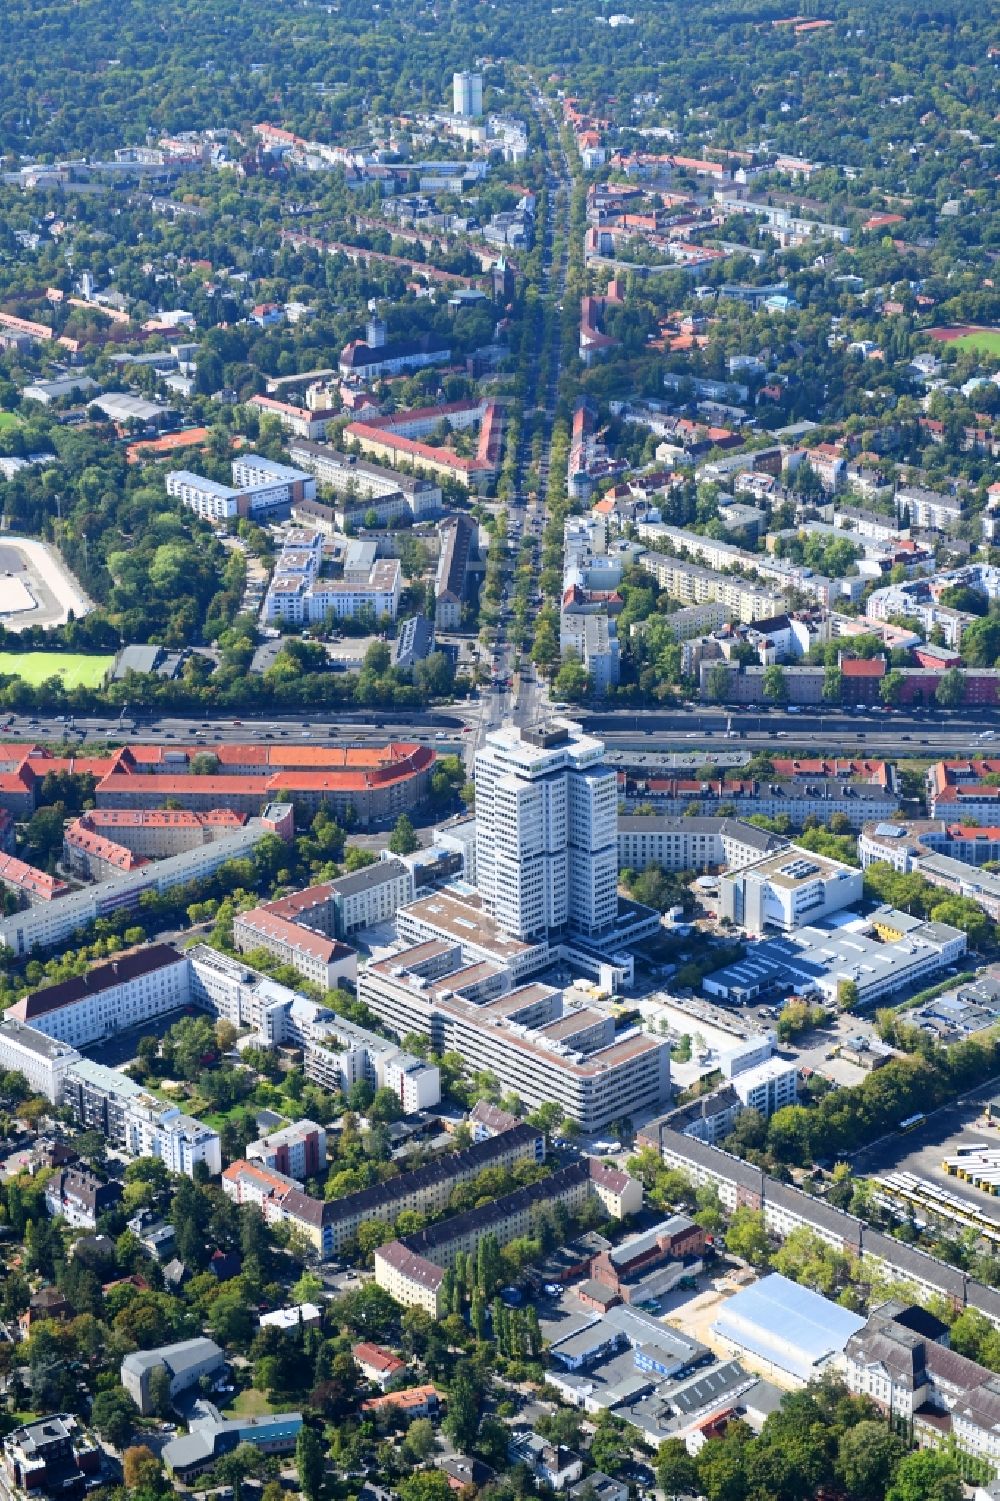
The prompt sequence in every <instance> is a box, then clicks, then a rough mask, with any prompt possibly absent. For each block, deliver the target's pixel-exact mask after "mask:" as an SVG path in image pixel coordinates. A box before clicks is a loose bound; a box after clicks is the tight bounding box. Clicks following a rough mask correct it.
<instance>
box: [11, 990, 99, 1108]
mask: <svg viewBox="0 0 1000 1501" xmlns="http://www.w3.org/2000/svg"><path fill="white" fill-rule="evenodd" d="M79 1061H80V1054H79V1053H78V1052H77V1050H76V1048H74V1047H71V1046H70V1044H69V1043H67V1042H63V1041H62V1040H61V1039H60V1038H58V1037H49V1036H47V1035H46V1034H45V1033H44V1032H39V1031H38V1030H37V1029H36V1028H35V1027H30V1026H28V1025H27V1024H26V1023H25V1022H22V1021H19V1020H18V1019H17V1018H16V1017H13V1016H11V1014H10V1012H9V1011H8V1012H7V1014H6V1015H5V1016H4V1018H3V1021H0V1069H2V1070H3V1071H4V1072H5V1073H9V1072H16V1073H19V1074H23V1075H24V1077H25V1079H26V1080H27V1082H28V1085H29V1087H30V1089H31V1092H32V1093H33V1094H39V1095H43V1096H44V1097H45V1099H47V1100H48V1101H49V1102H50V1103H51V1104H53V1105H58V1104H59V1102H60V1101H61V1100H62V1098H63V1089H64V1085H65V1081H66V1076H67V1074H68V1073H69V1072H70V1070H71V1069H72V1067H73V1065H74V1064H76V1063H78V1062H79Z"/></svg>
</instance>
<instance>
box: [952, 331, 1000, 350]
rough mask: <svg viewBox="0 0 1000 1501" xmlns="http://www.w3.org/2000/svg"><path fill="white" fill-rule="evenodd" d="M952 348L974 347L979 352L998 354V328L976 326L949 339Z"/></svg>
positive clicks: (999, 337) (999, 340) (999, 342)
mask: <svg viewBox="0 0 1000 1501" xmlns="http://www.w3.org/2000/svg"><path fill="white" fill-rule="evenodd" d="M951 346H952V348H953V349H975V350H977V351H978V353H980V354H996V355H1000V329H997V328H976V329H973V331H972V332H971V333H968V334H961V335H960V336H959V337H958V338H957V339H952V340H951Z"/></svg>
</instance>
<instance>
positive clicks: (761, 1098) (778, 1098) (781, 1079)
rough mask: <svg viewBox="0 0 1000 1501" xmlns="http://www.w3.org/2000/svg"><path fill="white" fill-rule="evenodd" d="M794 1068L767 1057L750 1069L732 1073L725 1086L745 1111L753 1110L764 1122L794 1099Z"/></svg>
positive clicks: (791, 1103)
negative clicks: (727, 1085)
mask: <svg viewBox="0 0 1000 1501" xmlns="http://www.w3.org/2000/svg"><path fill="white" fill-rule="evenodd" d="M798 1074H799V1071H798V1067H797V1065H796V1064H795V1063H790V1062H788V1061H787V1060H786V1059H784V1058H768V1059H766V1060H765V1061H764V1062H763V1063H758V1064H755V1066H754V1067H753V1068H747V1069H742V1070H741V1071H740V1072H739V1073H737V1074H734V1075H733V1077H732V1078H731V1079H730V1081H729V1087H730V1088H731V1089H732V1090H733V1091H734V1092H735V1094H736V1095H737V1097H738V1098H739V1100H740V1102H741V1103H742V1105H743V1108H744V1109H745V1110H756V1111H757V1113H758V1115H762V1116H763V1117H764V1119H765V1120H768V1119H770V1117H771V1116H772V1115H773V1114H774V1112H775V1111H776V1110H783V1109H784V1107H785V1106H786V1105H794V1104H795V1102H796V1100H797V1099H798Z"/></svg>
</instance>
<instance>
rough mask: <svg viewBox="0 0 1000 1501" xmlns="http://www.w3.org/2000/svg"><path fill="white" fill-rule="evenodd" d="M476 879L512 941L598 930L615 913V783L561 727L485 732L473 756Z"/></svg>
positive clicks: (595, 746)
mask: <svg viewBox="0 0 1000 1501" xmlns="http://www.w3.org/2000/svg"><path fill="white" fill-rule="evenodd" d="M475 782H476V880H477V884H478V887H479V892H480V895H481V896H482V899H483V902H484V904H485V905H486V908H487V910H488V911H489V912H490V914H491V915H492V917H493V918H494V920H495V921H496V923H497V924H498V926H499V927H501V928H502V929H503V930H504V931H505V932H507V933H510V934H513V935H514V936H515V937H517V938H523V939H531V938H537V937H539V936H542V935H544V934H546V933H547V932H548V931H550V930H559V929H564V928H565V929H569V930H570V931H573V932H576V933H580V934H582V935H589V934H597V933H602V932H605V931H606V930H607V929H608V928H610V927H611V925H612V924H613V923H614V921H615V918H616V916H617V912H618V786H617V779H616V777H615V773H614V771H613V769H612V768H611V767H610V766H606V765H605V764H604V745H603V743H602V742H601V741H600V740H595V739H593V738H592V737H591V736H589V735H584V734H583V733H582V732H581V730H580V728H579V726H578V725H575V724H572V723H570V722H569V721H568V720H562V719H556V720H551V721H548V722H546V723H545V724H541V725H538V726H536V727H534V728H531V729H520V730H519V729H517V728H516V727H515V726H513V725H508V726H505V727H504V728H502V729H498V730H493V731H491V733H490V734H489V735H487V737H486V743H485V745H484V746H483V748H482V750H480V751H479V752H478V754H477V756H476V768H475Z"/></svg>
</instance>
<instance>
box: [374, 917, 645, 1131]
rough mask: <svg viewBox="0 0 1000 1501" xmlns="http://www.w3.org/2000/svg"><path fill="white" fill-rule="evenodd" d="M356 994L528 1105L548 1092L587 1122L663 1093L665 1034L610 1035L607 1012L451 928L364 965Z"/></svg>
mask: <svg viewBox="0 0 1000 1501" xmlns="http://www.w3.org/2000/svg"><path fill="white" fill-rule="evenodd" d="M438 900H439V898H438V897H437V896H435V897H433V898H428V901H429V902H430V903H431V904H434V903H436V902H438ZM417 905H418V906H419V905H420V904H419V903H418V904H417ZM407 910H409V911H412V909H407ZM404 915H405V914H404ZM510 942H511V943H516V942H517V940H510ZM463 956H464V957H465V958H466V960H467V962H465V963H463V962H462V959H463ZM358 995H359V998H360V999H361V1000H363V1001H364V1002H365V1004H366V1005H367V1006H368V1007H369V1008H370V1009H371V1010H372V1012H373V1013H374V1014H375V1015H376V1016H378V1017H379V1018H380V1020H382V1021H383V1022H385V1024H386V1025H387V1026H388V1027H390V1028H391V1029H392V1030H393V1031H394V1032H396V1033H397V1034H398V1035H399V1036H403V1035H405V1034H406V1033H407V1032H416V1033H418V1034H420V1035H422V1036H426V1037H429V1038H430V1039H431V1043H432V1046H433V1048H434V1051H435V1052H442V1053H444V1052H448V1051H450V1050H455V1051H457V1052H458V1053H460V1054H461V1056H462V1057H463V1058H464V1059H465V1061H466V1064H467V1066H468V1067H469V1068H473V1069H482V1070H486V1071H488V1072H490V1073H493V1074H495V1075H496V1077H497V1078H502V1079H504V1080H505V1081H506V1084H507V1086H508V1087H509V1088H511V1089H513V1090H514V1091H515V1092H516V1093H517V1094H518V1095H519V1097H520V1098H521V1100H522V1101H523V1102H524V1104H525V1106H526V1107H527V1108H528V1109H537V1108H538V1106H539V1105H541V1104H543V1103H544V1102H546V1101H552V1100H555V1101H557V1102H558V1103H559V1105H560V1106H561V1108H562V1109H563V1112H564V1113H565V1114H566V1115H567V1116H568V1117H569V1118H570V1119H571V1120H575V1121H578V1122H579V1123H580V1126H581V1127H582V1129H583V1130H584V1131H587V1132H590V1131H597V1130H600V1129H601V1128H602V1127H603V1126H605V1125H607V1124H608V1123H609V1122H610V1121H613V1120H617V1119H619V1118H620V1117H621V1116H622V1115H631V1116H635V1115H638V1114H640V1113H642V1112H644V1111H648V1110H655V1109H658V1108H660V1107H661V1106H662V1105H663V1104H664V1103H665V1102H666V1100H667V1098H668V1096H669V1091H670V1078H669V1047H668V1046H667V1045H666V1044H665V1043H663V1042H658V1041H656V1040H655V1039H654V1038H651V1037H649V1036H647V1035H645V1034H643V1033H641V1032H637V1031H632V1032H629V1033H626V1034H623V1035H620V1036H619V1035H618V1034H617V1033H616V1031H615V1025H614V1021H613V1020H612V1018H611V1017H610V1016H604V1015H601V1014H598V1013H594V1012H589V1011H583V1012H577V1011H573V1010H569V1011H567V1012H566V1013H565V1014H564V1011H563V995H562V992H560V991H558V990H555V989H553V987H552V986H549V985H542V984H537V983H534V984H531V983H529V984H523V985H522V984H519V983H518V980H517V977H516V976H514V975H512V974H511V972H510V971H509V970H508V969H506V968H505V967H504V966H503V964H502V963H500V964H497V963H496V962H495V958H494V962H493V963H490V962H489V960H488V959H482V960H481V959H478V958H477V957H475V956H474V955H470V954H469V945H467V944H466V943H465V942H464V941H462V940H458V941H456V940H455V938H454V937H453V938H452V940H451V943H450V944H449V943H448V942H447V940H437V941H431V942H430V943H419V944H418V945H417V946H416V947H415V948H413V949H411V950H408V951H404V952H403V953H401V954H396V955H393V956H392V957H391V958H389V959H386V960H381V961H378V962H377V963H375V964H371V965H369V966H368V968H367V969H366V970H365V971H364V972H363V974H362V975H360V976H359V979H358Z"/></svg>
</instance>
